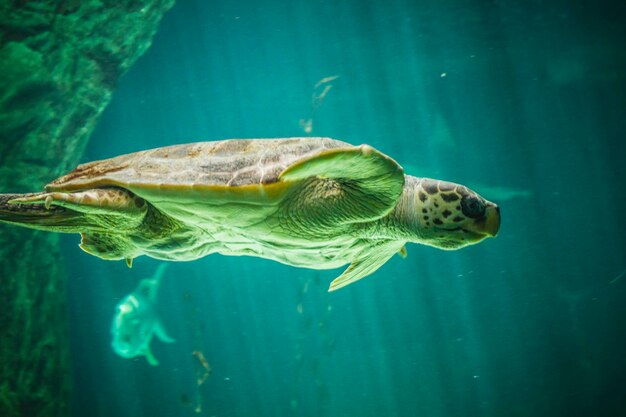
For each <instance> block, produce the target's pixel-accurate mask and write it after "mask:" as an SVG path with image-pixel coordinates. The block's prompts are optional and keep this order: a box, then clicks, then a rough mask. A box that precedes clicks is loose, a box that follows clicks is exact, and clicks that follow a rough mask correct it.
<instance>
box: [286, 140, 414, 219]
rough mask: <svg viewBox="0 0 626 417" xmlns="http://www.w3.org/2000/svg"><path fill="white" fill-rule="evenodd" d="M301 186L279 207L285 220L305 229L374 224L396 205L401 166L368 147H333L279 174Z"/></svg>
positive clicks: (400, 185) (295, 188)
mask: <svg viewBox="0 0 626 417" xmlns="http://www.w3.org/2000/svg"><path fill="white" fill-rule="evenodd" d="M280 180H281V181H283V182H296V181H300V182H301V186H296V187H293V192H292V193H291V195H290V196H288V197H287V198H286V200H285V203H284V209H283V211H284V213H283V214H286V217H288V218H289V219H291V221H289V222H288V221H284V222H282V224H283V225H285V224H288V223H291V224H293V223H294V222H293V219H297V220H298V222H297V224H298V225H305V227H309V228H311V227H322V228H324V227H328V228H336V227H337V226H341V225H347V224H354V223H363V222H369V221H374V220H377V219H379V218H381V217H383V216H385V215H386V214H388V213H389V212H390V211H391V210H393V208H394V207H395V206H396V204H397V202H398V199H399V198H400V195H401V194H402V189H403V187H404V172H403V170H402V167H401V166H400V165H398V163H397V162H396V161H394V160H393V159H391V158H390V157H388V156H386V155H384V154H382V153H380V152H379V151H377V150H376V149H374V148H372V147H371V146H368V145H361V146H358V147H350V148H334V149H329V150H326V151H323V152H320V153H318V154H317V155H315V156H313V157H310V158H306V159H303V160H301V161H298V162H296V163H294V164H292V165H291V166H289V167H287V168H286V169H285V170H284V171H283V172H282V173H281V174H280Z"/></svg>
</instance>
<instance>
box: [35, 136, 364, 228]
mask: <svg viewBox="0 0 626 417" xmlns="http://www.w3.org/2000/svg"><path fill="white" fill-rule="evenodd" d="M334 148H355V147H354V146H352V145H350V144H348V143H345V142H341V141H338V140H334V139H330V138H288V139H230V140H222V141H215V142H197V143H190V144H182V145H173V146H166V147H162V148H155V149H151V150H146V151H141V152H135V153H131V154H126V155H121V156H118V157H115V158H111V159H105V160H101V161H94V162H89V163H85V164H82V165H79V166H78V167H77V168H76V169H75V170H73V171H72V172H70V173H69V174H67V175H65V176H63V177H60V178H58V179H56V180H55V181H53V182H51V183H50V184H48V185H47V186H46V191H48V192H52V191H61V192H73V191H79V190H86V189H93V188H103V187H120V188H124V189H127V190H130V191H132V192H133V193H134V194H136V195H138V196H140V197H142V198H144V199H145V200H147V201H148V202H150V203H151V204H152V205H154V206H155V207H157V208H159V209H160V210H162V211H163V212H165V213H168V214H170V215H173V216H174V217H177V218H179V219H181V220H184V219H185V218H195V219H197V218H198V217H205V218H206V219H207V220H209V219H210V220H211V221H215V220H218V219H219V218H223V216H228V217H232V216H238V215H241V214H244V213H241V212H242V211H249V210H246V208H250V207H254V206H256V210H258V209H259V206H273V205H275V204H277V203H278V202H279V201H280V200H281V199H282V197H283V196H284V195H285V192H286V191H288V189H289V187H290V186H291V185H293V182H284V181H279V175H280V173H281V172H283V171H284V170H285V168H287V167H289V166H291V165H293V164H296V163H297V162H299V161H301V160H305V159H307V158H310V157H313V156H315V155H317V154H319V153H320V152H323V151H325V150H328V149H334ZM236 205H239V207H236ZM261 211H262V210H261ZM258 214H259V215H260V216H262V213H258ZM253 217H256V216H253Z"/></svg>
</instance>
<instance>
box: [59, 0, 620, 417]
mask: <svg viewBox="0 0 626 417" xmlns="http://www.w3.org/2000/svg"><path fill="white" fill-rule="evenodd" d="M625 14H626V13H625V11H624V7H623V6H620V5H619V4H618V3H617V2H615V4H614V5H613V4H612V3H610V2H604V3H603V5H601V6H592V5H591V4H589V5H587V4H585V3H584V2H578V3H576V4H572V2H566V1H557V2H543V1H531V2H513V1H494V2H480V1H443V2H442V1H402V0H388V1H356V0H351V1H338V2H332V1H296V2H290V3H289V4H286V3H283V2H276V1H274V2H273V1H269V0H261V1H250V0H248V1H229V2H226V1H219V2H204V1H200V0H195V1H194V0H186V1H185V0H181V1H179V2H178V4H177V5H176V6H174V8H173V9H172V10H171V11H170V12H169V13H168V14H167V15H166V16H165V18H164V20H163V23H162V25H161V28H160V31H159V32H158V33H157V35H156V37H155V39H154V42H153V45H152V47H151V48H150V49H149V50H148V52H147V53H146V54H145V56H143V57H142V58H141V59H140V60H139V61H138V62H137V63H136V64H135V65H134V66H133V67H132V68H131V69H130V71H129V72H128V73H127V74H126V75H125V76H124V77H123V78H122V80H121V82H120V83H119V85H118V88H117V91H116V92H115V94H114V96H113V100H112V102H111V104H110V106H109V107H108V108H107V110H106V112H105V114H104V116H103V118H102V119H101V120H100V122H99V125H98V127H97V128H96V130H95V132H94V134H93V136H92V138H91V141H90V143H89V146H88V148H87V151H86V154H85V155H84V157H83V161H89V160H94V159H103V158H108V157H111V156H115V155H118V154H122V153H128V152H133V151H137V150H142V149H147V148H153V147H158V146H165V145H170V144H176V143H186V142H192V141H201V140H218V139H227V138H255V137H256V138H260V137H289V136H306V135H307V132H305V127H306V126H307V123H306V121H307V120H309V121H310V120H312V122H310V124H309V126H310V127H311V128H312V130H311V132H310V135H315V136H329V137H333V138H337V139H340V140H344V141H346V142H350V143H353V144H361V143H367V144H369V145H372V146H374V147H375V148H377V149H379V150H380V151H382V152H384V153H386V154H388V155H390V156H392V157H393V158H395V159H396V160H397V161H398V162H399V163H400V164H401V165H402V166H403V167H404V168H405V170H406V171H407V173H409V174H413V175H419V176H428V177H432V178H437V179H444V180H449V181H454V182H459V183H462V184H466V185H468V186H470V187H472V188H474V189H475V190H476V191H477V192H479V193H481V194H483V195H484V196H485V197H486V198H488V199H490V200H492V201H494V202H496V203H498V204H499V205H500V207H501V211H502V226H501V229H500V234H499V235H498V237H497V238H495V239H488V240H486V241H484V242H482V243H481V244H479V245H475V246H472V247H469V248H465V249H462V250H460V251H450V252H448V251H440V250H437V249H433V248H429V247H425V246H417V245H410V246H408V247H407V250H408V257H407V258H406V259H402V258H400V257H399V256H396V257H394V258H392V259H391V260H390V261H389V262H388V263H387V264H386V265H385V266H383V267H382V268H381V269H380V270H379V271H377V272H376V273H375V274H374V275H373V276H371V277H368V278H366V279H364V280H362V281H359V282H358V283H356V284H354V285H351V286H348V287H346V288H344V289H341V290H339V291H337V292H333V293H328V292H327V291H326V290H327V287H328V284H329V283H330V281H331V280H332V279H334V278H335V277H336V276H338V275H339V274H340V273H341V270H333V271H311V270H305V269H298V268H293V267H289V266H285V265H281V264H278V263H274V262H270V261H267V260H262V259H256V258H227V257H222V256H219V255H212V256H209V257H207V258H204V259H201V260H198V261H195V262H189V263H173V264H171V265H169V266H168V268H167V271H166V274H165V277H164V279H163V282H162V285H161V288H160V292H159V300H158V310H159V313H160V316H161V318H162V321H163V324H164V327H165V328H166V329H167V331H168V333H169V335H170V336H172V337H173V338H174V339H176V343H174V344H164V343H161V342H159V341H158V340H154V341H153V342H152V347H153V352H154V354H155V356H156V357H157V358H158V359H159V361H160V365H159V366H158V367H151V366H150V365H148V363H147V362H146V360H145V359H144V358H137V359H131V360H128V359H123V358H120V357H118V356H116V355H115V354H114V353H113V351H112V349H111V346H110V343H111V336H110V326H111V320H112V318H113V312H114V307H115V305H116V304H117V303H118V302H119V300H120V299H121V298H122V297H124V296H125V295H126V294H128V293H130V292H131V291H133V290H134V288H135V287H136V285H137V283H138V281H139V280H140V279H143V278H148V277H150V276H152V275H153V274H154V271H155V270H156V268H157V267H158V265H159V262H157V261H155V260H152V259H148V258H138V259H136V260H135V262H134V266H133V268H132V269H128V268H127V267H126V265H125V264H124V262H105V261H102V260H100V259H97V258H94V257H90V256H88V255H87V254H85V253H83V252H82V251H80V249H79V248H78V247H77V243H78V240H79V238H78V237H77V236H73V235H72V236H63V237H62V238H61V246H62V252H63V254H64V258H63V262H65V263H66V268H67V269H68V271H69V282H68V287H69V288H68V309H69V315H70V343H71V349H72V350H71V360H72V412H73V415H75V416H95V417H97V416H113V415H115V416H117V417H136V416H151V417H161V416H167V417H170V416H186V415H189V416H190V415H202V416H216V417H230V416H233V417H234V416H255V417H260V416H272V417H279V416H302V417H306V416H325V417H339V416H359V417H368V416H372V417H374V416H376V417H379V416H385V417H387V416H389V417H394V416H397V417H405V416H407V417H408V416H427V417H464V416H467V417H470V416H471V417H474V416H486V417H492V416H493V417H500V416H509V417H526V416H533V417H535V416H616V417H617V416H622V415H626V399H625V397H624V395H623V392H624V387H626V377H625V376H624V375H625V372H624V371H625V370H626V353H624V351H625V349H624V348H625V347H626V346H625V345H626V343H625V340H624V338H625V336H624V334H625V330H626V307H625V306H626V303H625V302H624V298H625V297H626V276H625V271H626V238H625V237H624V230H626V216H624V203H625V202H626V201H625V200H626V199H625V197H624V191H625V190H626V187H625V185H626V184H625V181H624V180H625V177H626V175H625V174H626V168H625V164H624V155H626V143H625V141H624V128H625V122H624V120H626V119H625V118H626V114H625V113H626V112H625V110H626V84H625V83H626V55H624V53H623V51H622V49H623V45H624V41H625V39H626V37H625V36H624V35H625V32H626V29H625V28H624V25H623V21H624V17H626V16H625ZM335 77H336V78H335ZM320 81H322V82H321V83H320ZM318 83H320V84H319V85H317V86H316V84H318ZM328 86H331V87H330V88H328ZM51 179H52V178H51ZM194 351H197V352H202V353H203V355H204V357H205V358H206V359H207V361H208V363H209V364H210V368H211V372H210V375H209V376H208V378H207V379H206V381H205V382H204V383H203V384H202V385H200V386H199V385H198V382H197V381H198V378H202V377H203V376H204V368H202V367H201V365H200V362H199V361H198V359H197V357H196V356H194V355H193V354H192V353H193V352H194ZM198 407H200V408H199V409H198V410H199V411H200V412H196V409H197V408H198Z"/></svg>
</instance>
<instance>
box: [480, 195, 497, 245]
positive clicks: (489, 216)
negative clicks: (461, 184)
mask: <svg viewBox="0 0 626 417" xmlns="http://www.w3.org/2000/svg"><path fill="white" fill-rule="evenodd" d="M499 230H500V207H498V206H497V205H496V204H493V203H488V205H487V209H486V211H485V223H484V227H483V232H484V233H485V234H486V235H488V236H489V237H496V235H497V234H498V231H499Z"/></svg>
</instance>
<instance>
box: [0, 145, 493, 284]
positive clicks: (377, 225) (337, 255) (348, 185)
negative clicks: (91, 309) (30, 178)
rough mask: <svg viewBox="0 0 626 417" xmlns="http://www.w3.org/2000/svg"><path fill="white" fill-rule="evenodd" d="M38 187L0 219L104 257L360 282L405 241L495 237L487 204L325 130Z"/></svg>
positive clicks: (116, 162) (149, 155)
mask: <svg viewBox="0 0 626 417" xmlns="http://www.w3.org/2000/svg"><path fill="white" fill-rule="evenodd" d="M45 191H46V192H43V193H37V194H1V195H0V221H3V222H7V223H14V224H18V225H21V226H25V227H31V228H34V229H43V230H49V231H56V232H77V233H80V234H81V236H82V240H81V244H80V247H81V248H82V249H83V250H84V251H85V252H87V253H90V254H92V255H95V256H97V257H100V258H103V259H126V261H127V262H128V265H129V266H131V263H132V259H133V258H135V257H137V256H140V255H147V256H150V257H152V258H156V259H163V260H176V261H189V260H193V259H198V258H201V257H203V256H206V255H208V254H211V253H215V252H217V253H221V254H223V255H249V256H258V257H262V258H268V259H273V260H275V261H279V262H282V263H285V264H288V265H293V266H299V267H307V268H314V269H331V268H337V267H340V266H343V265H345V264H350V266H349V267H348V268H347V269H346V270H345V271H344V272H343V273H342V274H341V275H340V276H339V277H338V278H336V279H335V280H334V281H333V282H332V283H331V285H330V289H329V290H331V291H332V290H335V289H338V288H341V287H343V286H345V285H348V284H350V283H352V282H354V281H356V280H358V279H361V278H363V277H365V276H367V275H369V274H371V273H373V272H374V271H376V270H377V269H378V268H379V267H380V266H381V265H383V264H384V263H385V262H386V261H387V260H388V259H389V258H391V257H392V256H393V255H394V254H396V253H400V254H402V255H404V254H405V253H406V252H405V249H404V245H405V243H407V242H413V243H421V244H425V245H430V246H434V247H438V248H441V249H458V248H461V247H463V246H467V245H470V244H473V243H477V242H480V241H481V240H483V239H484V238H486V237H489V236H495V235H496V233H497V232H498V229H499V226H500V211H499V208H498V206H497V205H495V204H494V203H491V202H489V201H486V200H485V199H484V198H482V197H481V196H479V195H478V194H476V193H475V192H473V191H471V190H469V189H468V188H466V187H464V186H462V185H457V184H453V183H450V182H444V181H438V180H433V179H427V178H416V177H412V176H410V175H405V174H404V172H403V170H402V168H401V167H400V165H398V163H396V161H394V160H393V159H391V158H390V157H388V156H386V155H384V154H382V153H381V152H379V151H377V150H376V149H374V148H372V147H371V146H368V145H361V146H353V145H350V144H348V143H345V142H341V141H338V140H334V139H330V138H288V139H231V140H223V141H216V142H200V143H191V144H185V145H174V146H167V147H162V148H156V149H152V150H147V151H142V152H136V153H131V154H128V155H122V156H118V157H116V158H112V159H106V160H102V161H96V162H90V163H86V164H82V165H79V166H78V167H77V168H76V169H75V170H74V171H72V172H70V173H69V174H67V175H65V176H63V177H61V178H59V179H57V180H54V181H53V182H51V183H50V184H48V185H47V186H46V187H45Z"/></svg>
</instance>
